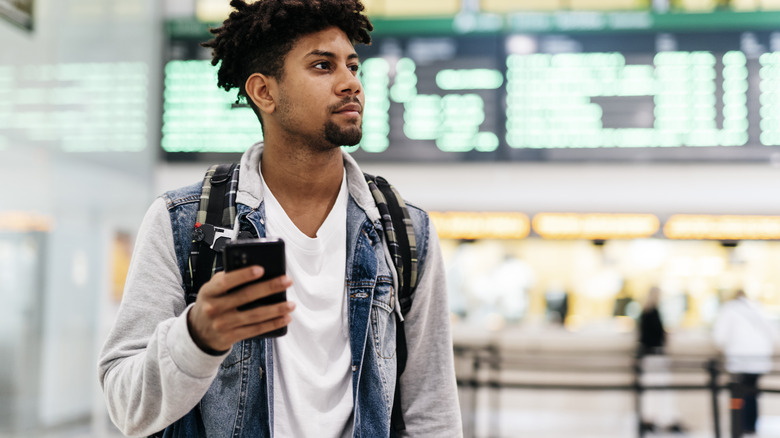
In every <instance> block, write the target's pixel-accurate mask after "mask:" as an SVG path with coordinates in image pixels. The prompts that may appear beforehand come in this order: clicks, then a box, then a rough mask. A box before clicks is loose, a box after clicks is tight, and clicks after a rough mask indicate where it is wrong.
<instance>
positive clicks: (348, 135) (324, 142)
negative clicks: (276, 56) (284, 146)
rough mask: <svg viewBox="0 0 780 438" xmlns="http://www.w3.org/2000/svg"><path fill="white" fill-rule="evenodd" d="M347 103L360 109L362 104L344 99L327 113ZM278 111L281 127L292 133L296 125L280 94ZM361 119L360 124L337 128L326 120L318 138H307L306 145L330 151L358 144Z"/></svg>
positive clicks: (358, 101)
mask: <svg viewBox="0 0 780 438" xmlns="http://www.w3.org/2000/svg"><path fill="white" fill-rule="evenodd" d="M348 103H358V104H360V105H361V107H362V102H360V100H358V98H357V97H347V98H344V99H343V100H342V101H341V102H339V103H338V104H334V105H331V106H330V107H329V108H328V112H329V113H332V112H333V111H336V110H338V109H339V108H341V107H342V106H344V105H346V104H348ZM277 110H278V111H279V120H280V122H281V123H280V124H281V125H283V126H284V127H285V128H286V129H285V130H288V132H289V131H293V130H294V129H293V127H294V126H295V123H296V120H295V119H296V118H295V116H294V110H293V107H292V105H291V103H290V101H289V99H288V98H287V95H286V94H284V93H282V94H281V95H280V96H279V102H278V106H277ZM361 125H362V118H361V121H360V123H354V124H351V125H348V126H339V125H337V124H336V123H334V122H333V121H332V120H327V121H326V122H325V124H324V126H323V127H322V130H321V131H320V133H321V134H320V135H321V136H320V137H319V138H318V139H315V138H309V139H308V141H307V143H308V144H309V146H310V147H312V148H313V149H315V150H330V149H335V148H339V147H341V146H354V145H356V144H358V143H360V140H361V139H362V138H363V129H362V126H361Z"/></svg>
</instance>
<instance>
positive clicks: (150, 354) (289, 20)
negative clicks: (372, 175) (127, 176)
mask: <svg viewBox="0 0 780 438" xmlns="http://www.w3.org/2000/svg"><path fill="white" fill-rule="evenodd" d="M231 5H232V6H233V7H234V8H236V11H234V12H233V13H232V14H231V15H230V17H229V18H228V19H227V20H226V21H225V23H224V24H223V26H222V27H221V28H219V29H216V30H213V31H212V32H213V33H214V34H215V35H216V37H215V38H214V39H213V40H212V41H210V42H209V43H206V44H205V46H207V47H210V48H212V49H213V53H214V59H213V63H214V64H215V65H217V64H219V66H220V67H219V76H218V79H219V82H218V84H219V85H220V86H222V87H224V88H225V89H227V90H230V89H232V88H238V89H239V95H240V96H242V97H245V98H246V99H247V101H248V103H249V104H250V105H251V106H252V108H253V109H254V110H255V112H256V113H257V115H258V118H259V119H260V122H261V124H262V127H263V133H264V138H265V143H264V144H256V145H254V146H252V147H251V148H250V149H249V150H247V152H246V153H245V154H244V156H243V157H242V159H241V167H240V178H239V185H238V193H237V194H236V202H237V222H238V224H237V227H253V228H254V229H256V230H257V232H258V235H259V236H264V235H269V236H280V237H282V238H283V239H284V240H285V243H286V248H287V256H286V261H287V275H285V276H283V277H279V278H276V279H272V280H268V281H262V282H260V283H255V284H253V285H245V286H243V287H241V288H240V289H239V290H238V292H235V293H231V294H225V292H226V291H228V290H231V289H232V288H234V287H236V286H240V285H244V284H245V283H247V282H248V281H251V280H254V279H257V278H259V277H260V276H261V275H262V272H263V269H262V267H257V266H255V267H249V268H245V269H241V270H236V271H231V272H230V273H224V272H219V273H217V274H215V275H214V276H213V277H212V278H211V280H210V281H208V282H207V283H206V284H204V285H203V287H202V288H201V289H200V291H199V293H198V295H197V299H196V301H195V302H194V304H192V305H190V306H187V305H186V302H185V294H184V291H183V274H182V273H183V272H184V266H185V264H186V262H187V257H188V254H189V250H190V248H189V247H188V244H187V242H188V241H190V240H191V238H190V237H189V236H191V234H192V231H193V227H194V224H195V213H194V212H195V211H197V209H198V199H199V197H200V184H196V185H193V186H190V187H185V188H183V189H179V190H175V191H172V192H169V193H166V194H165V195H164V196H163V197H161V198H159V199H158V200H156V201H155V203H154V204H153V205H152V206H151V207H150V209H149V211H148V213H147V215H146V217H145V219H144V222H143V224H142V225H141V229H140V231H139V234H138V239H137V244H136V249H135V253H134V256H133V262H132V265H131V268H130V272H129V275H128V280H127V284H126V289H125V295H124V298H123V302H122V305H121V308H120V311H119V315H118V317H117V321H116V323H115V326H114V328H113V330H112V331H111V333H110V335H109V337H108V339H107V341H106V345H105V347H104V350H103V352H102V354H101V358H100V363H99V372H100V382H101V385H102V387H103V389H104V391H105V394H106V400H107V404H108V409H109V413H110V415H111V418H112V420H113V421H114V422H115V423H116V424H117V426H119V428H120V429H121V430H122V431H123V432H124V433H126V434H128V435H149V434H154V433H157V432H159V431H164V436H182V437H185V436H186V437H190V436H209V437H212V436H213V437H220V436H226V437H227V436H246V437H271V436H276V437H312V436H317V437H347V436H360V437H381V436H390V435H397V436H425V437H457V436H461V434H462V432H461V421H460V411H459V406H458V400H457V388H456V384H455V377H454V367H453V358H452V345H451V339H450V329H449V319H448V310H447V309H448V306H447V302H446V287H445V285H444V270H443V266H442V260H441V254H440V249H439V243H438V238H437V236H436V233H435V231H434V230H433V228H432V225H431V223H430V221H429V219H428V216H427V214H426V213H425V212H423V211H422V210H419V209H417V208H415V207H412V206H409V214H410V216H411V219H412V221H413V223H414V229H415V237H416V241H417V247H418V259H419V270H418V272H419V275H418V284H417V288H416V292H415V295H414V301H413V304H412V308H411V310H410V311H409V313H408V314H406V316H405V324H404V326H405V332H406V340H407V349H408V360H407V362H406V370H405V371H404V372H403V373H402V374H401V376H400V377H399V379H400V407H401V411H402V413H403V415H402V418H403V420H404V422H405V426H406V427H405V430H395V429H393V428H392V427H391V422H390V418H391V410H392V406H393V402H394V389H395V383H396V382H395V381H396V356H395V324H396V318H397V315H398V314H400V313H399V303H398V297H397V294H396V293H395V290H396V286H395V285H396V281H395V278H396V277H395V275H396V273H395V269H394V268H393V263H392V260H391V258H390V256H389V251H388V248H387V247H386V245H385V243H384V235H383V230H382V228H381V225H380V223H381V221H380V215H379V212H378V210H377V207H376V204H375V202H374V200H373V197H372V195H371V193H370V191H369V188H368V186H367V184H366V182H365V179H364V177H363V175H362V173H361V171H360V169H359V168H358V166H357V164H356V163H355V162H354V160H353V159H352V158H351V157H349V156H348V155H347V154H345V153H343V152H342V151H341V148H340V146H342V145H354V144H357V143H358V142H359V141H360V138H361V134H362V131H361V121H362V109H363V102H364V96H363V89H362V86H361V84H360V82H359V80H358V78H357V70H358V62H359V60H358V56H357V54H356V53H355V51H354V48H353V43H354V42H360V43H366V44H367V43H369V42H370V37H369V35H368V31H370V30H371V29H372V26H371V24H370V22H369V21H368V19H367V18H366V17H365V16H364V15H362V14H361V11H362V10H363V5H362V4H360V2H359V1H358V0H341V1H340V0H320V1H313V0H307V1H301V0H260V1H258V2H255V3H252V4H247V3H245V2H244V1H241V0H233V1H232V2H231ZM285 289H287V293H288V302H285V303H279V304H274V305H268V306H261V307H259V308H257V309H254V310H248V311H237V309H236V308H237V307H238V306H240V305H242V304H245V303H248V302H251V301H254V300H256V299H258V298H260V297H265V296H268V295H271V294H274V293H277V292H279V291H282V290H285ZM284 326H287V327H288V333H287V335H285V336H283V337H279V338H273V339H263V338H258V336H259V335H262V334H264V333H268V332H271V331H274V330H276V329H278V328H280V327H284Z"/></svg>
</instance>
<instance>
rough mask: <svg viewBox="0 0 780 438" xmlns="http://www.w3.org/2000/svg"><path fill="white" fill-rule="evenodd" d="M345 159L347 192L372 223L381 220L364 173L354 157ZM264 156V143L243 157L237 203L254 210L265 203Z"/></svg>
mask: <svg viewBox="0 0 780 438" xmlns="http://www.w3.org/2000/svg"><path fill="white" fill-rule="evenodd" d="M341 154H342V157H343V159H344V169H346V172H347V190H348V191H349V194H350V196H351V197H352V199H354V201H355V203H356V204H357V205H358V207H360V208H361V209H362V210H363V211H364V212H365V213H366V215H367V216H368V218H369V220H371V222H376V221H378V220H379V218H380V215H379V210H378V209H377V208H376V203H375V202H374V197H373V196H372V195H371V190H370V189H369V188H368V184H367V183H366V180H365V178H364V177H363V172H362V171H361V170H360V167H359V166H358V164H357V162H356V161H355V159H354V158H352V156H350V155H349V154H348V153H346V152H345V151H344V150H342V151H341ZM262 155H263V142H257V143H255V144H254V145H252V146H251V147H250V148H249V149H247V151H246V152H244V155H243V156H242V157H241V169H240V171H239V179H238V193H237V194H236V202H237V203H239V204H244V205H246V206H248V207H250V208H251V209H253V210H256V209H258V208H259V207H260V204H261V203H262V202H263V183H262V179H261V178H260V159H261V157H262Z"/></svg>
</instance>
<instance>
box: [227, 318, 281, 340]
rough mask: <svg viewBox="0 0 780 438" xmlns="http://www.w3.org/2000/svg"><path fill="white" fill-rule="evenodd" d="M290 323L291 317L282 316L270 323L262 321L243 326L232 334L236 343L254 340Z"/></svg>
mask: <svg viewBox="0 0 780 438" xmlns="http://www.w3.org/2000/svg"><path fill="white" fill-rule="evenodd" d="M291 321H292V317H291V316H290V315H284V316H280V317H279V318H275V319H272V320H270V321H264V322H261V323H257V324H252V325H247V326H243V327H241V328H239V329H237V330H235V331H234V333H235V334H236V336H237V338H238V339H237V341H238V340H241V339H249V338H254V337H255V336H260V335H262V334H265V333H269V332H272V331H274V330H278V329H280V328H282V327H285V326H287V325H288V324H290V322H291Z"/></svg>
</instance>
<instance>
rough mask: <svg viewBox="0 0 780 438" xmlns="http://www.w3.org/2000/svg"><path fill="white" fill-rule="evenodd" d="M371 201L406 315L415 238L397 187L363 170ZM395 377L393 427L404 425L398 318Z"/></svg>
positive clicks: (402, 340)
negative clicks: (392, 265) (391, 262)
mask: <svg viewBox="0 0 780 438" xmlns="http://www.w3.org/2000/svg"><path fill="white" fill-rule="evenodd" d="M364 176H365V178H366V182H367V183H368V187H369V188H370V189H371V194H372V195H373V196H374V201H375V202H376V206H377V208H378V209H379V214H380V215H381V216H382V226H383V227H384V229H385V241H386V242H387V246H388V249H389V250H390V255H391V256H392V258H393V264H395V269H396V273H397V274H398V289H399V290H398V300H399V302H400V303H401V314H402V315H406V314H407V313H408V312H409V309H411V307H412V299H413V298H414V291H415V289H416V286H417V269H418V267H417V263H418V260H417V241H416V238H415V235H414V224H413V223H412V220H411V218H410V216H409V211H408V210H407V209H406V203H405V202H404V200H403V198H402V197H401V195H400V194H399V193H398V191H397V190H396V189H395V187H393V186H392V185H390V183H388V182H387V180H386V179H384V178H382V177H381V176H376V177H375V176H373V175H369V174H364ZM395 327H396V331H395V332H396V369H397V371H396V380H395V397H394V400H393V411H392V415H391V417H390V423H391V425H392V427H393V429H395V430H396V431H402V430H405V429H406V424H405V423H404V419H403V412H402V411H401V386H400V382H399V377H400V376H401V374H403V372H404V370H405V369H406V360H407V355H408V352H407V349H406V332H405V331H404V323H403V321H402V320H401V319H397V320H396V326H395Z"/></svg>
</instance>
